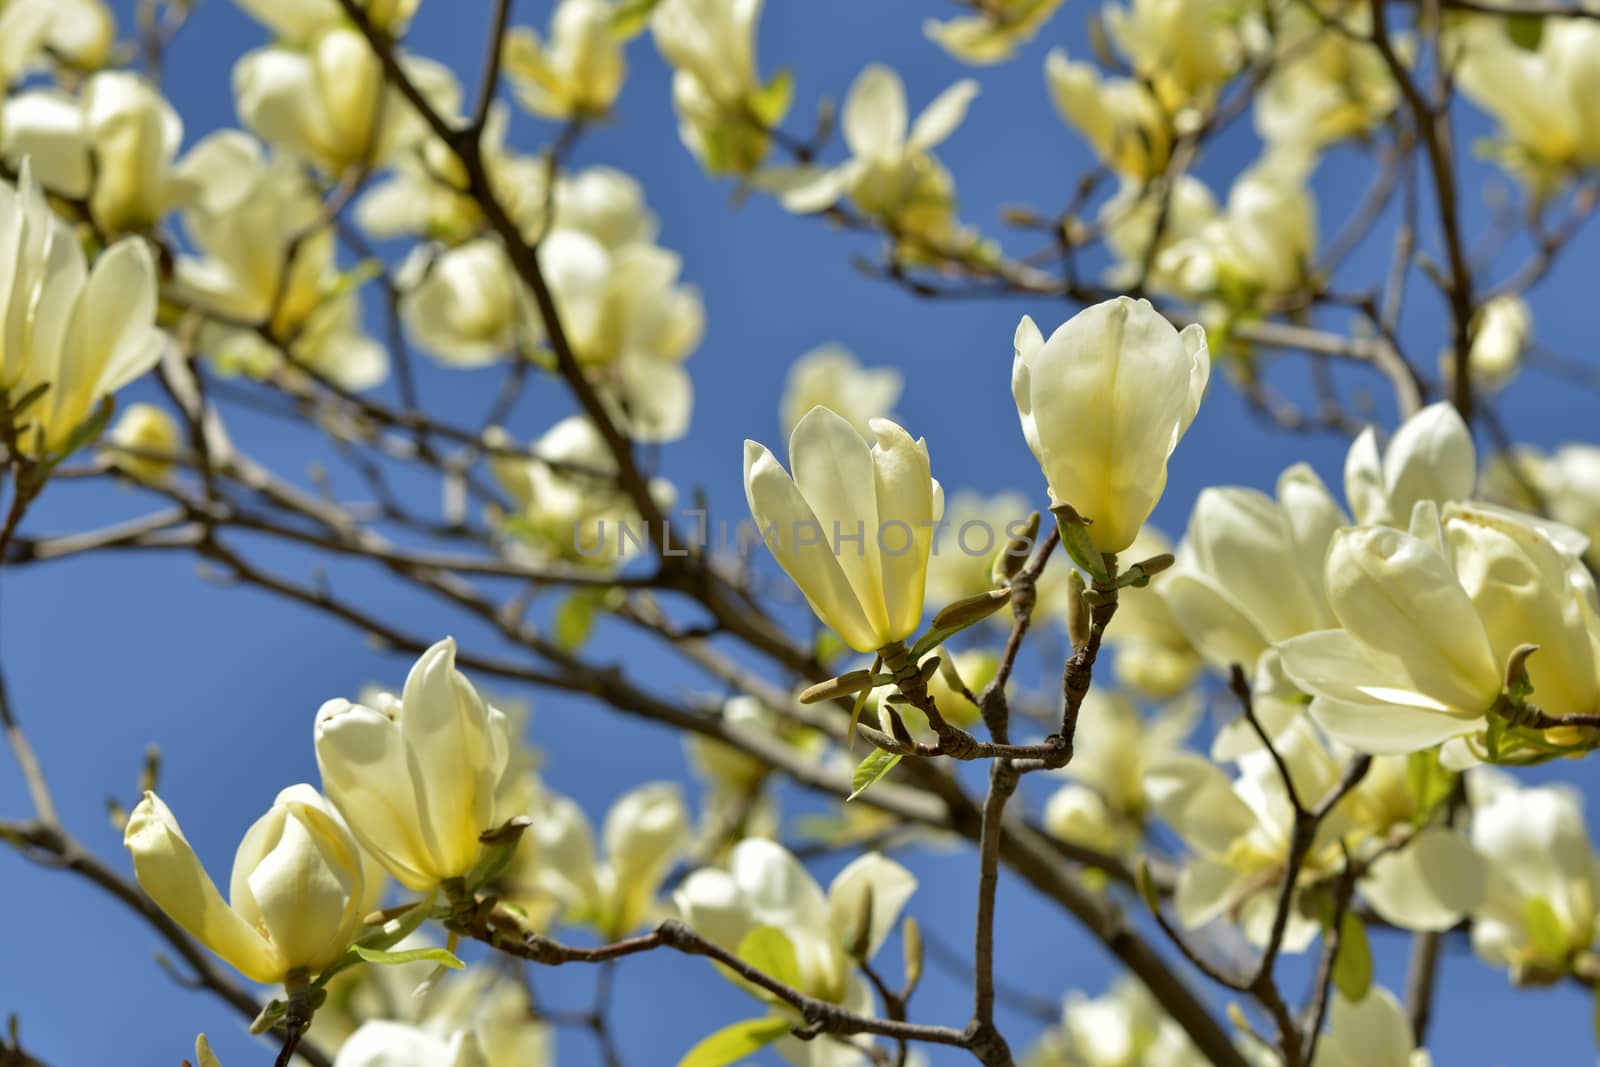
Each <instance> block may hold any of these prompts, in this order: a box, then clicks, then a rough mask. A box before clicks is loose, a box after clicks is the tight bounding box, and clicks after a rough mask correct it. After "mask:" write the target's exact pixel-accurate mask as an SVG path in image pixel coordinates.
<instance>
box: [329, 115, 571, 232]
mask: <svg viewBox="0 0 1600 1067" xmlns="http://www.w3.org/2000/svg"><path fill="white" fill-rule="evenodd" d="M510 121H511V113H510V110H509V109H508V108H507V107H505V106H504V105H503V104H502V103H501V102H499V101H495V102H494V103H493V104H492V105H491V106H490V108H489V114H488V117H487V118H486V120H485V122H484V127H483V136H482V139H481V140H480V142H479V148H478V151H479V152H480V153H481V154H482V156H483V169H484V172H485V173H486V174H487V175H488V178H489V185H490V187H491V189H492V190H493V192H494V195H495V199H496V200H497V201H498V202H499V203H500V205H501V207H502V208H504V209H505V212H506V214H507V215H508V216H510V218H511V219H512V220H513V221H514V222H516V223H517V225H518V227H519V228H520V229H522V230H523V232H525V233H528V234H538V233H539V232H540V231H542V229H543V228H544V222H545V201H546V195H545V193H546V190H547V189H548V187H549V168H548V167H547V166H546V165H545V162H544V161H543V160H541V159H536V158H535V157H533V156H526V155H520V154H518V153H516V152H512V151H510V150H509V149H507V148H506V143H505V141H506V128H507V126H508V125H509V124H510ZM469 184H470V183H469V181H468V178H467V173H466V169H465V168H464V167H463V166H462V164H461V159H460V157H458V156H457V155H456V154H455V151H454V150H453V149H451V148H450V146H449V145H446V144H445V143H444V142H443V141H441V140H439V139H438V138H437V137H427V138H423V139H422V140H421V141H420V142H419V143H417V144H415V145H413V146H412V147H411V149H410V150H409V151H404V152H400V153H398V154H397V155H396V156H395V157H394V159H393V160H391V162H390V167H389V170H388V173H387V175H386V176H385V177H384V178H382V179H380V180H379V181H377V182H375V183H374V184H373V185H372V187H371V188H370V189H369V190H368V191H367V192H366V193H364V194H362V197H361V199H360V200H358V201H356V205H355V217H356V221H357V222H358V223H360V224H361V227H362V229H364V230H366V231H367V232H368V233H370V234H371V235H372V236H374V237H380V238H386V237H400V236H406V235H410V236H420V237H427V238H430V239H432V240H436V241H443V242H445V243H446V244H451V245H453V244H457V243H459V242H461V241H465V240H467V239H469V238H471V237H473V236H476V235H477V234H478V233H479V232H480V231H481V230H482V228H483V208H482V206H481V205H480V204H479V203H478V201H477V200H476V199H474V198H473V197H472V196H471V195H470V194H469V193H468V191H467V190H468V185H469Z"/></svg>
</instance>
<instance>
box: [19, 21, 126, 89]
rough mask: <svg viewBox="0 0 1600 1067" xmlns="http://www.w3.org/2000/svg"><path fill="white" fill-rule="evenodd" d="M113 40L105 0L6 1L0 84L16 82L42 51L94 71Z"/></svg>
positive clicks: (113, 23) (108, 54)
mask: <svg viewBox="0 0 1600 1067" xmlns="http://www.w3.org/2000/svg"><path fill="white" fill-rule="evenodd" d="M116 41H117V25H116V20H115V18H114V17H113V16H112V13H111V8H110V7H108V6H107V5H106V4H105V2H104V0H8V2H7V3H5V4H3V5H0V85H10V84H11V83H12V82H14V81H17V80H19V79H20V78H21V77H22V76H23V75H24V74H26V73H27V72H28V70H29V68H30V67H32V66H33V65H34V64H35V62H36V61H37V60H38V59H39V58H40V56H41V53H43V52H45V51H48V52H49V54H50V56H51V57H53V58H55V59H57V60H58V61H59V62H60V63H62V64H63V65H65V66H67V67H70V68H76V69H77V70H80V71H92V70H97V69H99V68H100V67H103V66H105V65H106V64H107V63H108V62H109V61H110V60H111V50H112V47H113V46H114V45H115V44H116Z"/></svg>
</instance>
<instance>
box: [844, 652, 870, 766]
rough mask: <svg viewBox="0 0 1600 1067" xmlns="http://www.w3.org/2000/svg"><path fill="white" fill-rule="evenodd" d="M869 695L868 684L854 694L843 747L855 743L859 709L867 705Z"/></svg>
mask: <svg viewBox="0 0 1600 1067" xmlns="http://www.w3.org/2000/svg"><path fill="white" fill-rule="evenodd" d="M873 666H877V664H876V662H874V664H873ZM871 695H872V688H871V687H870V686H869V687H868V688H866V689H863V690H861V692H859V693H857V694H856V702H855V703H854V704H853V705H851V707H850V727H849V729H847V730H845V732H844V747H845V748H849V747H850V746H851V745H853V744H855V743H856V726H857V725H858V724H859V723H860V722H861V709H863V708H865V707H866V706H867V698H868V697H870V696H871Z"/></svg>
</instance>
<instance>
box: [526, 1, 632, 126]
mask: <svg viewBox="0 0 1600 1067" xmlns="http://www.w3.org/2000/svg"><path fill="white" fill-rule="evenodd" d="M617 13H618V8H617V7H616V5H615V4H613V3H611V2H610V0H560V2H559V3H557V4H556V6H555V12H554V14H552V15H551V17H550V37H549V40H547V41H546V40H541V39H540V37H539V35H538V34H537V33H536V32H534V31H533V30H532V29H530V28H528V27H525V26H518V27H515V28H514V29H512V30H511V32H510V33H508V34H507V35H506V42H505V61H504V62H505V72H506V76H507V77H508V78H510V79H511V87H512V89H513V90H514V91H515V92H516V94H517V99H518V100H519V101H520V102H521V104H522V106H523V107H525V108H527V109H528V110H529V111H531V112H533V113H534V114H535V115H540V116H542V117H544V118H549V119H571V118H578V117H590V116H594V115H603V114H605V113H606V112H607V111H609V110H610V109H611V104H612V101H614V100H616V98H617V93H618V92H620V91H621V89H622V79H623V77H624V76H625V75H626V73H627V63H626V62H625V61H624V59H623V53H622V46H623V43H624V41H623V38H622V37H621V35H619V34H618V33H617V32H616V29H615V28H614V23H615V21H616V17H617Z"/></svg>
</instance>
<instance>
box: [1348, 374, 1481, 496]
mask: <svg viewBox="0 0 1600 1067" xmlns="http://www.w3.org/2000/svg"><path fill="white" fill-rule="evenodd" d="M1477 463H1478V461H1477V453H1476V451H1475V450H1474V448H1473V446H1472V433H1471V431H1469V430H1468V429H1467V424H1466V423H1465V422H1463V421H1462V420H1461V416H1460V414H1458V413H1457V412H1456V409H1455V407H1454V406H1453V405H1451V404H1449V403H1447V402H1445V401H1440V402H1439V403H1437V404H1430V405H1429V406H1427V407H1425V408H1423V409H1422V410H1421V411H1419V412H1417V413H1416V414H1415V415H1413V416H1411V417H1410V418H1409V419H1407V420H1406V421H1405V423H1404V424H1402V425H1401V427H1400V429H1399V430H1397V431H1396V432H1395V435H1394V438H1393V440H1391V441H1390V442H1389V447H1388V448H1387V449H1385V450H1384V453H1383V456H1382V458H1381V459H1380V458H1379V456H1378V438H1377V434H1376V433H1375V432H1374V431H1373V430H1372V428H1371V427H1368V428H1367V429H1365V430H1363V431H1362V432H1361V435H1360V436H1359V437H1357V438H1356V440H1355V443H1354V444H1352V445H1351V446H1350V452H1349V454H1348V456H1346V458H1345V464H1344V495H1345V498H1346V499H1347V500H1348V501H1349V502H1350V510H1351V512H1353V513H1354V515H1355V519H1356V522H1357V523H1359V524H1361V525H1363V526H1365V525H1369V524H1373V523H1382V524H1383V525H1386V526H1399V527H1404V526H1405V525H1406V524H1407V523H1409V522H1410V521H1411V512H1412V509H1413V508H1414V507H1415V506H1416V504H1417V502H1418V501H1420V500H1431V501H1433V502H1434V503H1436V504H1439V505H1441V506H1443V505H1444V504H1447V503H1449V502H1451V501H1453V500H1465V499H1467V498H1468V497H1469V496H1471V495H1472V486H1473V482H1474V481H1475V480H1476V477H1477Z"/></svg>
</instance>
